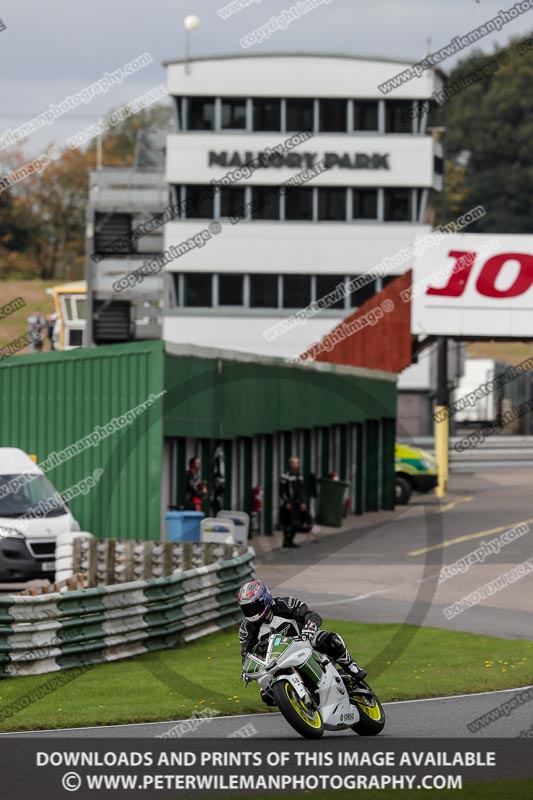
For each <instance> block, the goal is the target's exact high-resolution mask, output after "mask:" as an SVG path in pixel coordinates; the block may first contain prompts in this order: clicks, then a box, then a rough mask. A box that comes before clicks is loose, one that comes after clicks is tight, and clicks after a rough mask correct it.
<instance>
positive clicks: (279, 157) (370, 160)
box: [209, 150, 390, 169]
mask: <svg viewBox="0 0 533 800" xmlns="http://www.w3.org/2000/svg"><path fill="white" fill-rule="evenodd" d="M252 163H254V164H256V165H257V167H262V168H263V169H267V168H268V167H277V168H280V167H288V168H289V169H306V168H307V169H311V168H312V167H314V166H316V165H317V164H318V163H323V164H324V165H325V167H326V168H327V169H331V168H332V167H338V168H339V169H390V166H389V153H372V154H370V153H341V154H339V153H323V154H322V155H320V154H319V153H277V152H275V151H270V152H263V153H252V152H248V151H247V152H244V153H239V152H238V151H234V152H228V151H227V150H221V151H219V152H218V153H216V152H214V151H213V150H210V151H209V166H210V167H246V166H248V165H249V164H252Z"/></svg>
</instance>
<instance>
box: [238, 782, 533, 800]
mask: <svg viewBox="0 0 533 800" xmlns="http://www.w3.org/2000/svg"><path fill="white" fill-rule="evenodd" d="M419 791H420V792H421V794H419V793H418V791H416V792H414V791H412V790H410V789H396V790H394V789H365V790H361V796H362V797H364V798H365V800H387V798H389V797H393V798H394V800H404V798H408V797H413V794H414V795H415V796H416V800H437V798H440V800H444V798H446V797H452V798H454V800H531V798H532V797H533V781H530V780H524V781H490V782H489V781H485V782H483V783H464V785H463V788H462V789H448V790H446V789H441V790H439V789H420V790H419ZM356 794H357V792H356V791H355V790H354V791H337V792H309V791H304V792H300V793H299V794H293V793H292V792H291V793H290V794H284V793H283V794H280V795H279V797H280V798H283V800H302V797H311V796H312V798H313V800H353V798H354V796H355V795H356ZM239 797H240V800H251V798H252V797H253V800H272V795H271V794H259V795H258V794H254V795H248V796H246V795H239Z"/></svg>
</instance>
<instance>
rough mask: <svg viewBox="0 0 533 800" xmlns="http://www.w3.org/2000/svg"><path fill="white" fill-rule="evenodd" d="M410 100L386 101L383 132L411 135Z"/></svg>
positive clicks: (411, 105)
mask: <svg viewBox="0 0 533 800" xmlns="http://www.w3.org/2000/svg"><path fill="white" fill-rule="evenodd" d="M412 107H413V104H412V102H411V100H387V101H386V103H385V132H386V133H412V130H413V121H412V119H411V111H412Z"/></svg>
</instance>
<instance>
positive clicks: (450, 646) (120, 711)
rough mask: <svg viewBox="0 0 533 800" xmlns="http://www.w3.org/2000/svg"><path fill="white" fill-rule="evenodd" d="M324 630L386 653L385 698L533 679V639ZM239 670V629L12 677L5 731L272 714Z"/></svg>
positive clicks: (381, 669) (1, 724) (398, 629)
mask: <svg viewBox="0 0 533 800" xmlns="http://www.w3.org/2000/svg"><path fill="white" fill-rule="evenodd" d="M324 628H327V629H329V630H336V631H338V632H339V633H340V634H341V635H342V636H343V637H344V639H345V641H346V643H347V645H348V647H349V649H350V651H351V652H352V654H353V655H354V656H355V657H356V658H357V659H358V660H359V661H360V662H361V663H362V664H363V665H369V664H370V662H371V661H372V659H373V658H376V654H379V653H382V652H383V653H385V656H384V657H383V661H379V657H378V661H377V665H375V666H374V667H373V668H372V669H371V670H370V673H369V677H368V679H369V681H370V683H371V685H372V687H373V688H374V689H375V690H376V692H377V693H378V695H379V696H380V699H381V700H383V701H385V702H386V701H390V700H410V699H414V698H418V697H432V696H433V697H435V696H439V695H448V694H458V693H463V692H464V693H471V692H479V691H491V690H494V689H509V688H513V687H518V686H525V685H528V684H531V683H533V642H529V641H514V640H508V639H496V638H492V637H488V636H475V635H473V634H469V633H460V632H456V631H445V630H440V629H437V628H414V627H412V626H406V625H403V626H402V625H368V624H363V623H356V622H344V621H335V620H325V621H324ZM394 642H396V643H397V644H396V645H395V646H394V647H391V648H390V650H391V652H390V657H389V656H387V655H386V654H387V650H388V646H389V645H390V643H394ZM240 671H241V661H240V655H239V645H238V638H237V632H236V630H230V631H223V632H220V633H216V634H213V635H211V636H208V637H206V638H205V639H199V640H198V641H196V642H193V643H191V644H188V645H186V646H184V647H180V648H177V649H175V650H167V651H162V652H158V653H148V654H146V655H142V656H138V657H136V658H132V659H129V660H127V661H122V662H118V663H113V664H99V665H97V666H94V667H90V668H87V669H86V670H85V671H83V672H82V674H80V675H78V676H77V677H75V678H74V679H73V680H71V681H70V682H68V683H65V684H64V685H62V686H60V687H56V684H57V683H59V681H60V680H61V679H65V680H66V679H68V675H69V671H66V672H64V673H53V674H48V675H40V676H31V677H20V678H7V679H5V680H3V681H1V682H0V731H3V732H6V731H16V730H36V729H39V728H41V729H42V728H63V727H65V728H68V727H75V726H91V725H110V724H122V723H128V722H151V721H157V720H168V719H180V718H186V717H190V716H191V715H192V714H193V713H195V712H199V711H201V710H202V709H206V708H210V709H211V710H212V712H216V713H217V714H219V715H224V714H244V713H253V712H257V711H265V710H267V709H266V707H265V706H264V705H263V703H262V702H261V700H260V698H259V692H258V690H257V686H256V685H255V684H251V685H250V686H249V687H248V689H245V688H244V685H243V683H242V682H241V680H240ZM71 674H73V675H75V673H71ZM54 687H55V688H54ZM37 694H38V695H39V697H37ZM23 698H25V699H23ZM22 705H25V707H23V708H20V709H19V707H20V706H22ZM13 712H15V713H13Z"/></svg>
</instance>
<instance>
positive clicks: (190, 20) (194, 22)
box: [183, 14, 200, 73]
mask: <svg viewBox="0 0 533 800" xmlns="http://www.w3.org/2000/svg"><path fill="white" fill-rule="evenodd" d="M199 25H200V19H199V17H197V16H195V14H189V16H188V17H185V19H184V20H183V27H184V28H185V72H186V73H189V72H190V71H191V70H190V60H191V33H192V31H195V30H196V28H198V26H199Z"/></svg>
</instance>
